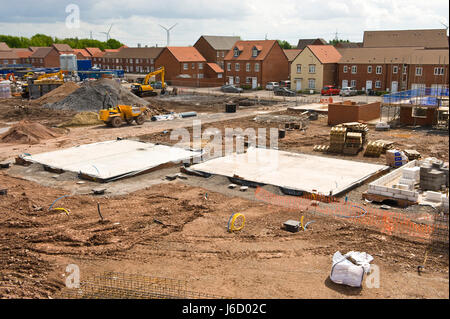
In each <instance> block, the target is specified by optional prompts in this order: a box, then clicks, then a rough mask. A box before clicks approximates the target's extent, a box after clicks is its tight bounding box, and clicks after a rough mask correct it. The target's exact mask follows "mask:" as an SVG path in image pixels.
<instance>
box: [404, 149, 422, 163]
mask: <svg viewBox="0 0 450 319" xmlns="http://www.w3.org/2000/svg"><path fill="white" fill-rule="evenodd" d="M403 152H404V153H405V155H406V156H407V157H408V160H410V161H414V160H416V159H419V158H420V157H421V156H420V153H419V152H417V151H416V150H404V151H403Z"/></svg>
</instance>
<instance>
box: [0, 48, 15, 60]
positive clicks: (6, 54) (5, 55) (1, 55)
mask: <svg viewBox="0 0 450 319" xmlns="http://www.w3.org/2000/svg"><path fill="white" fill-rule="evenodd" d="M18 58H19V57H18V56H17V54H16V53H15V52H14V51H12V50H11V51H0V60H1V59H18Z"/></svg>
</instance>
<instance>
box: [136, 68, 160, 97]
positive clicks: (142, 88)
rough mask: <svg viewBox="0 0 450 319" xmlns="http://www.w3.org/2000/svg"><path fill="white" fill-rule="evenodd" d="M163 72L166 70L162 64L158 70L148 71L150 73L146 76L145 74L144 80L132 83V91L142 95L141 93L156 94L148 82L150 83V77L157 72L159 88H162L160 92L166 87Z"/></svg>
mask: <svg viewBox="0 0 450 319" xmlns="http://www.w3.org/2000/svg"><path fill="white" fill-rule="evenodd" d="M165 73H166V70H165V68H164V67H163V66H162V67H160V68H159V69H158V70H156V71H153V72H150V73H148V74H147V75H146V76H145V79H144V82H142V84H139V83H133V84H132V86H131V87H132V92H133V93H134V94H136V95H137V96H142V95H144V94H150V95H153V96H154V95H157V93H156V92H155V91H154V89H153V87H152V86H151V85H150V84H149V83H150V79H151V78H152V77H153V76H155V75H158V74H161V89H162V92H163V91H164V90H165V89H166V83H165V81H164V80H165V78H164V77H165Z"/></svg>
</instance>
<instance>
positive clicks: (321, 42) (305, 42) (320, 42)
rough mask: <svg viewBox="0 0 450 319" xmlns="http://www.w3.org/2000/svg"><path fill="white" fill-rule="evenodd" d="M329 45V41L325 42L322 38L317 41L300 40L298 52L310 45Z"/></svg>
mask: <svg viewBox="0 0 450 319" xmlns="http://www.w3.org/2000/svg"><path fill="white" fill-rule="evenodd" d="M327 44H328V43H327V41H325V40H324V39H322V38H317V39H300V40H298V44H297V49H298V50H303V49H304V48H306V47H307V46H308V45H327Z"/></svg>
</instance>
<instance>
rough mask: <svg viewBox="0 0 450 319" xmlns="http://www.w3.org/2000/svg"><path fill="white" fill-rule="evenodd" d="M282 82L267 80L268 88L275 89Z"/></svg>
mask: <svg viewBox="0 0 450 319" xmlns="http://www.w3.org/2000/svg"><path fill="white" fill-rule="evenodd" d="M279 86H280V84H278V82H267V84H266V90H269V91H273V90H274V89H275V88H277V87H279Z"/></svg>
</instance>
